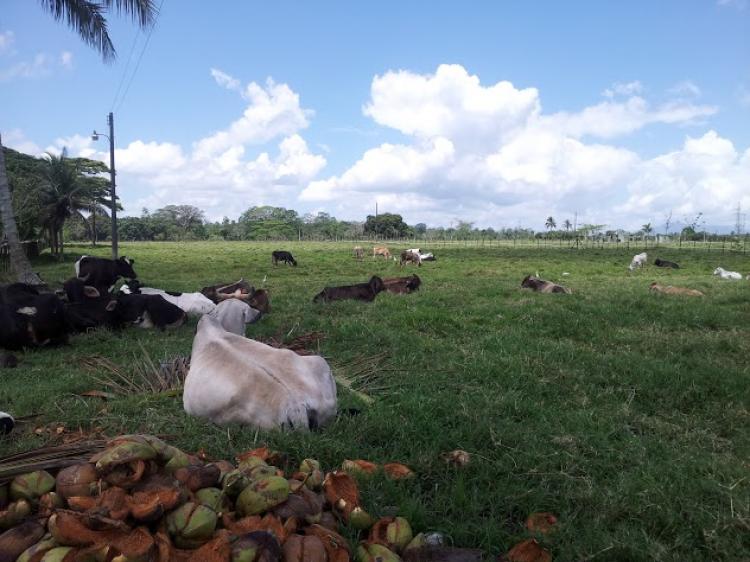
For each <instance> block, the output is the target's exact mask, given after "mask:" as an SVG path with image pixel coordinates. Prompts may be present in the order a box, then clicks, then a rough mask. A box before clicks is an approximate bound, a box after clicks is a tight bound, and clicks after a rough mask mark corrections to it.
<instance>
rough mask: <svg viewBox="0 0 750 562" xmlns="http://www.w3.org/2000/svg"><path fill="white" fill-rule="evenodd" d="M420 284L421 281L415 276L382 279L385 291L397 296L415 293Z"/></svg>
mask: <svg viewBox="0 0 750 562" xmlns="http://www.w3.org/2000/svg"><path fill="white" fill-rule="evenodd" d="M421 284H422V280H421V279H420V278H419V276H417V275H409V276H408V277H389V278H387V279H383V286H384V287H385V290H386V291H388V292H389V293H395V294H397V295H402V294H405V293H411V292H412V291H417V290H418V289H419V286H420V285H421Z"/></svg>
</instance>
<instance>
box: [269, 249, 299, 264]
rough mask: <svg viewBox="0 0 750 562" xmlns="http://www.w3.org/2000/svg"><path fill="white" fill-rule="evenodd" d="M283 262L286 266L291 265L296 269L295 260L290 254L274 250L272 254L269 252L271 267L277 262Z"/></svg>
mask: <svg viewBox="0 0 750 562" xmlns="http://www.w3.org/2000/svg"><path fill="white" fill-rule="evenodd" d="M280 261H281V262H284V263H285V264H287V265H293V266H294V267H297V260H295V259H294V257H293V256H292V254H291V252H286V251H284V250H276V251H274V252H271V262H272V263H273V265H277V264H278V263H279V262H280Z"/></svg>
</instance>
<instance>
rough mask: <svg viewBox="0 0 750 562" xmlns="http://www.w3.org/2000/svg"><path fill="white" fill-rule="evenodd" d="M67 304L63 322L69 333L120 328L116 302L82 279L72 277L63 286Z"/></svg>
mask: <svg viewBox="0 0 750 562" xmlns="http://www.w3.org/2000/svg"><path fill="white" fill-rule="evenodd" d="M63 289H64V290H65V295H66V297H67V299H68V302H67V303H65V320H66V322H67V324H68V329H69V330H70V331H71V332H85V331H87V330H90V329H92V328H97V327H99V326H106V327H108V328H112V329H119V328H121V327H122V324H123V320H122V318H121V317H120V314H119V310H118V309H117V300H116V299H115V297H113V296H112V295H111V294H110V293H106V292H105V293H101V292H99V290H98V289H96V288H95V287H92V286H90V285H87V284H86V282H85V281H83V280H82V279H78V278H77V277H73V278H72V279H68V280H67V281H66V282H65V283H64V284H63Z"/></svg>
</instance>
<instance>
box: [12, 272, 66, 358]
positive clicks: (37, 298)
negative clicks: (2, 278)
mask: <svg viewBox="0 0 750 562" xmlns="http://www.w3.org/2000/svg"><path fill="white" fill-rule="evenodd" d="M67 341H68V333H67V326H66V323H65V311H64V309H63V303H62V301H61V300H60V299H59V298H58V297H57V296H56V295H53V294H50V293H45V294H39V292H38V291H37V290H36V289H35V288H34V287H32V286H30V285H24V284H22V283H14V284H12V285H8V286H5V287H2V288H0V347H3V348H5V349H11V350H17V349H22V348H25V347H41V346H44V345H57V344H63V343H67Z"/></svg>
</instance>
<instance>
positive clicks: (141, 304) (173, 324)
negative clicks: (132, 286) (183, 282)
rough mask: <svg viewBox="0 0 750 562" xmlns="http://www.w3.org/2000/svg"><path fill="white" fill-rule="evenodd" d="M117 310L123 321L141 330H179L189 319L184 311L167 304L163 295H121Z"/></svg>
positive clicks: (169, 303)
mask: <svg viewBox="0 0 750 562" xmlns="http://www.w3.org/2000/svg"><path fill="white" fill-rule="evenodd" d="M117 308H118V313H119V315H120V317H121V318H122V320H123V321H125V322H131V323H133V324H136V325H138V326H139V327H141V328H153V327H154V326H156V327H157V328H159V329H160V330H164V329H165V328H178V327H180V326H182V325H183V324H184V323H185V320H186V319H187V314H185V311H184V310H182V309H181V308H180V307H178V306H176V305H174V304H172V303H171V302H167V301H166V300H164V298H163V297H162V296H161V295H127V294H120V295H118V297H117Z"/></svg>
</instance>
